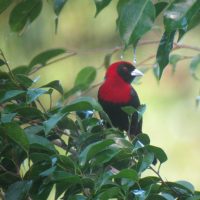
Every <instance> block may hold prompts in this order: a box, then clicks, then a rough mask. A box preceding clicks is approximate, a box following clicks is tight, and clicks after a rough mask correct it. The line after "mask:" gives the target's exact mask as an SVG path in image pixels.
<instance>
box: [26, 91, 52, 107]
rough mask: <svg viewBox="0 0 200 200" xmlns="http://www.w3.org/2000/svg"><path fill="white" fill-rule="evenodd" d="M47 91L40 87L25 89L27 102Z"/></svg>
mask: <svg viewBox="0 0 200 200" xmlns="http://www.w3.org/2000/svg"><path fill="white" fill-rule="evenodd" d="M47 93H48V91H46V90H43V89H40V88H31V89H28V91H27V93H26V94H27V103H28V104H30V103H31V102H33V101H35V100H36V99H37V98H38V97H39V96H41V95H43V94H47Z"/></svg>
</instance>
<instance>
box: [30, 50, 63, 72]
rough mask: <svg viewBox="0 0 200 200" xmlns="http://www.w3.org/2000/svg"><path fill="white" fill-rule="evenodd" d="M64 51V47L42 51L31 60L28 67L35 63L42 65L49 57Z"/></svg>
mask: <svg viewBox="0 0 200 200" xmlns="http://www.w3.org/2000/svg"><path fill="white" fill-rule="evenodd" d="M65 52H66V51H65V49H51V50H47V51H44V52H42V53H40V54H39V55H37V56H36V57H34V58H33V59H32V60H31V62H30V64H29V68H30V69H32V68H33V67H34V66H36V65H38V66H42V67H44V66H45V65H46V63H47V62H48V61H49V60H50V59H52V58H55V57H56V56H59V55H61V54H64V53H65Z"/></svg>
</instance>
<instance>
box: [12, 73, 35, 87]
mask: <svg viewBox="0 0 200 200" xmlns="http://www.w3.org/2000/svg"><path fill="white" fill-rule="evenodd" d="M15 77H16V79H17V82H18V83H20V85H21V86H23V87H25V88H29V87H30V86H31V85H32V84H33V81H32V80H31V79H30V78H29V77H28V76H25V75H23V74H17V75H16V76H15Z"/></svg>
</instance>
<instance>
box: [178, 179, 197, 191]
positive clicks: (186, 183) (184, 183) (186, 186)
mask: <svg viewBox="0 0 200 200" xmlns="http://www.w3.org/2000/svg"><path fill="white" fill-rule="evenodd" d="M176 183H178V184H179V185H182V186H184V187H185V188H187V189H188V190H189V191H190V192H191V193H193V194H194V192H195V188H194V186H193V185H192V184H191V183H190V182H188V181H176Z"/></svg>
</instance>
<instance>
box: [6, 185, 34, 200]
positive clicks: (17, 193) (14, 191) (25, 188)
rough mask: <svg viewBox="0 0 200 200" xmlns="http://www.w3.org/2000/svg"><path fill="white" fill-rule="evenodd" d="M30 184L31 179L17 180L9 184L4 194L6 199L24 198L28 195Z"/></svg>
mask: <svg viewBox="0 0 200 200" xmlns="http://www.w3.org/2000/svg"><path fill="white" fill-rule="evenodd" d="M31 186H32V181H17V182H15V183H13V184H12V185H10V186H9V188H8V190H7V191H6V194H5V199H6V200H13V199H15V200H24V199H26V198H27V197H28V192H29V190H30V188H31Z"/></svg>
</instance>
